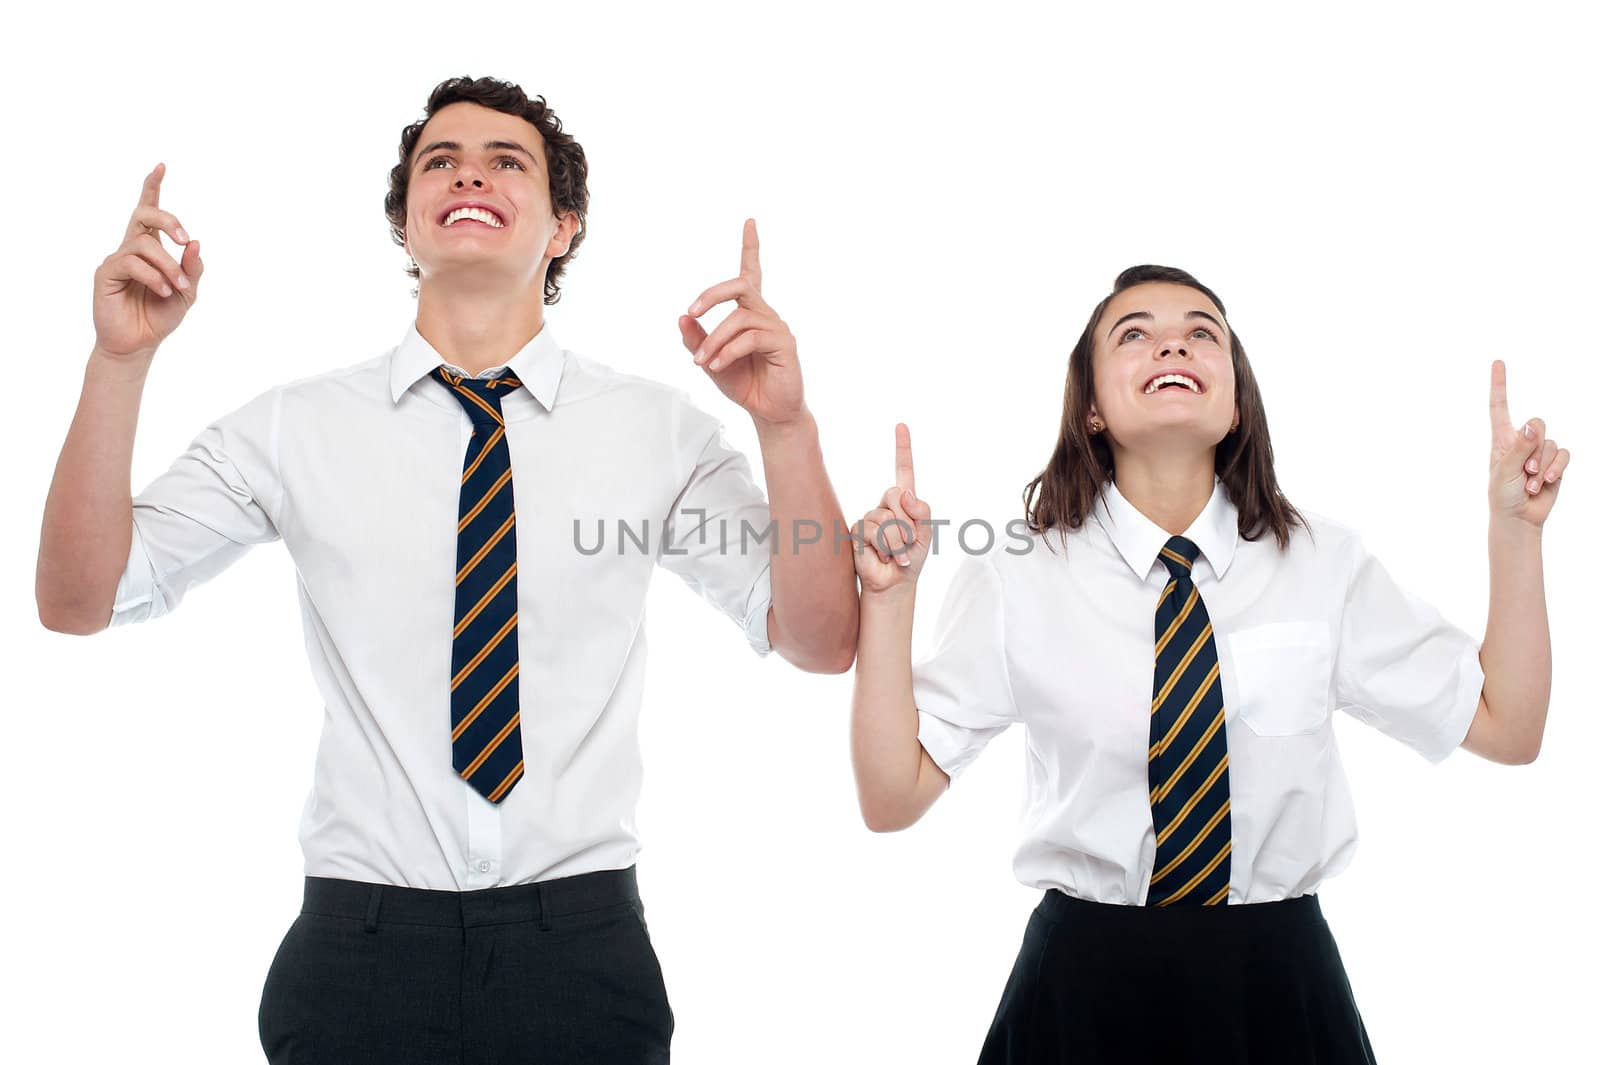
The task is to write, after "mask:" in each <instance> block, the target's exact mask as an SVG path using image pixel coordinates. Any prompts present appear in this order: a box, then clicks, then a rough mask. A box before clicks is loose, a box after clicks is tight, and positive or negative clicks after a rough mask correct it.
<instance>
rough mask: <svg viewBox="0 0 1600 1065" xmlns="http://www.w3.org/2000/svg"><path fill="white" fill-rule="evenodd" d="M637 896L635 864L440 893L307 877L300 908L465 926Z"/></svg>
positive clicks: (372, 920)
mask: <svg viewBox="0 0 1600 1065" xmlns="http://www.w3.org/2000/svg"><path fill="white" fill-rule="evenodd" d="M638 898H639V880H638V873H637V870H636V867H635V866H631V865H630V866H628V868H626V869H602V870H600V871H598V872H593V873H580V874H578V875H577V876H564V877H558V878H556V879H554V880H541V881H539V882H537V883H533V884H511V885H508V886H506V887H496V888H481V889H478V890H475V891H436V890H432V889H428V888H412V887H396V886H393V885H391V884H370V883H366V882H364V881H360V880H339V879H335V878H333V877H323V876H308V877H306V888H305V900H304V902H303V903H302V905H301V907H300V912H302V913H312V914H321V915H323V916H327V917H355V918H359V919H361V920H363V921H365V922H366V925H367V929H368V930H369V931H371V930H374V929H376V928H377V926H378V924H379V922H380V920H381V921H382V923H384V924H390V923H393V924H418V925H434V926H439V927H444V928H466V927H470V926H476V925H490V924H511V923H514V922H517V921H539V922H543V921H544V920H546V919H547V918H550V917H559V916H563V915H566V914H574V913H584V912H585V911H588V910H599V909H604V908H606V907H608V906H617V905H620V904H622V903H627V902H635V901H637V900H638Z"/></svg>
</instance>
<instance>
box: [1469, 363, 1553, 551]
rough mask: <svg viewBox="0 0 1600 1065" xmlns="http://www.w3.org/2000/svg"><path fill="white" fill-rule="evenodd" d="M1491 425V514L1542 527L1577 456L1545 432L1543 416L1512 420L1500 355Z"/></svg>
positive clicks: (1493, 371)
mask: <svg viewBox="0 0 1600 1065" xmlns="http://www.w3.org/2000/svg"><path fill="white" fill-rule="evenodd" d="M1489 426H1490V430H1491V441H1492V446H1491V447H1490V451H1489V513H1490V517H1491V518H1496V517H1512V518H1518V519H1520V520H1522V521H1525V522H1527V523H1528V524H1530V525H1532V526H1534V527H1535V528H1540V527H1542V526H1543V525H1544V521H1545V519H1546V518H1548V517H1549V516H1550V508H1551V507H1553V506H1555V502H1556V494H1557V493H1558V492H1559V490H1560V488H1561V476H1562V474H1564V473H1565V472H1566V469H1567V462H1568V460H1569V459H1571V457H1572V456H1571V454H1569V453H1568V451H1567V449H1566V448H1564V447H1560V448H1558V447H1557V446H1556V442H1555V441H1554V440H1551V439H1549V438H1547V437H1546V436H1545V435H1544V420H1543V419H1542V418H1530V419H1528V421H1527V423H1526V424H1525V425H1523V426H1522V427H1521V428H1518V427H1516V426H1514V425H1512V424H1511V412H1510V410H1509V409H1507V407H1506V364H1505V363H1503V362H1501V361H1500V360H1499V359H1496V360H1495V362H1494V365H1493V366H1492V367H1491V368H1490V370H1489Z"/></svg>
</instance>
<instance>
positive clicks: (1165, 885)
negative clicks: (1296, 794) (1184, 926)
mask: <svg viewBox="0 0 1600 1065" xmlns="http://www.w3.org/2000/svg"><path fill="white" fill-rule="evenodd" d="M1198 557H1200V548H1199V547H1198V546H1197V545H1196V544H1195V543H1194V542H1193V541H1192V540H1187V539H1185V538H1184V537H1182V536H1174V537H1173V538H1172V539H1170V540H1168V541H1167V544H1166V546H1165V547H1163V548H1162V549H1161V555H1160V558H1161V562H1162V564H1164V565H1165V566H1166V567H1167V573H1168V574H1169V575H1170V577H1171V579H1170V580H1169V581H1167V586H1166V589H1165V590H1164V591H1162V593H1161V599H1160V600H1159V601H1158V602H1157V603H1156V624H1155V630H1156V672H1155V691H1154V694H1153V696H1152V700H1151V704H1150V814H1151V820H1152V822H1153V823H1154V825H1155V830H1156V861H1155V869H1154V871H1153V872H1152V874H1151V877H1150V892H1149V897H1148V898H1147V899H1146V900H1145V905H1147V906H1170V905H1178V906H1219V905H1223V904H1225V903H1226V902H1227V901H1228V878H1229V867H1230V865H1231V864H1232V863H1231V862H1230V860H1229V855H1230V854H1232V852H1233V829H1232V824H1231V819H1230V817H1229V814H1228V809H1229V802H1228V737H1227V733H1226V731H1225V730H1224V729H1223V727H1222V680H1221V678H1220V675H1219V673H1218V665H1217V645H1216V641H1215V639H1214V638H1213V634H1212V632H1211V619H1210V617H1209V616H1207V614H1206V605H1205V603H1204V602H1202V601H1201V599H1200V591H1199V589H1197V588H1196V587H1195V585H1194V577H1193V575H1192V572H1191V571H1192V569H1193V567H1194V560H1195V559H1196V558H1198Z"/></svg>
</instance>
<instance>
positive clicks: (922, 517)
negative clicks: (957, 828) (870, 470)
mask: <svg viewBox="0 0 1600 1065" xmlns="http://www.w3.org/2000/svg"><path fill="white" fill-rule="evenodd" d="M914 489H915V481H914V478H913V475H912V466H911V434H910V431H909V430H908V429H907V428H906V427H905V426H904V425H897V426H895V486H894V487H893V488H891V489H889V490H888V491H887V492H886V493H884V498H883V505H882V506H880V507H878V508H877V509H875V510H872V511H870V512H868V514H867V515H866V517H865V518H863V519H862V540H863V541H864V542H863V543H858V544H855V545H854V558H855V566H856V574H857V576H859V577H860V578H861V629H860V633H859V642H858V645H857V648H856V676H855V696H854V699H853V701H852V704H851V710H850V759H851V765H852V767H853V768H854V770H855V777H856V797H857V799H858V800H859V802H860V804H861V817H862V819H863V820H864V821H866V824H867V827H868V828H870V829H872V830H873V831H874V832H893V831H896V830H898V829H902V828H906V827H908V826H910V825H912V824H914V823H916V821H917V819H918V818H920V817H921V816H922V815H923V814H924V813H925V812H927V809H928V807H930V806H932V805H933V801H934V800H935V799H937V798H938V797H939V796H940V795H941V794H942V793H943V792H944V789H945V788H946V787H947V786H948V785H949V783H950V778H949V777H947V776H946V775H945V773H944V771H943V770H942V769H940V768H939V767H938V765H936V764H935V763H934V761H933V759H932V758H930V757H929V756H928V752H927V751H925V750H924V749H923V747H922V744H921V743H920V742H919V741H918V739H917V708H916V704H915V702H914V701H913V699H912V695H911V618H912V613H913V609H914V607H915V605H916V589H917V584H916V582H917V576H918V574H919V573H920V572H921V570H922V564H923V562H924V561H926V559H927V556H928V544H929V541H930V539H931V536H930V529H931V526H930V525H928V524H927V522H928V519H929V517H930V516H931V515H932V510H931V509H930V508H929V507H928V505H927V504H926V503H924V502H923V501H922V500H920V499H918V498H917V497H916V494H915V491H914Z"/></svg>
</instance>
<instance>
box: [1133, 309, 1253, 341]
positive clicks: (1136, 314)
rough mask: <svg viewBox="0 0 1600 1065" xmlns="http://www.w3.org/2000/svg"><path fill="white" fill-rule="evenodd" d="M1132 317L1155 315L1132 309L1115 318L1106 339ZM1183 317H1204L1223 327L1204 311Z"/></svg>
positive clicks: (1148, 317) (1151, 318)
mask: <svg viewBox="0 0 1600 1065" xmlns="http://www.w3.org/2000/svg"><path fill="white" fill-rule="evenodd" d="M1133 318H1143V319H1146V320H1154V318H1155V315H1153V314H1151V313H1150V312H1149V311H1132V312H1130V313H1128V314H1125V315H1123V316H1122V317H1121V318H1118V319H1117V321H1116V325H1113V326H1112V327H1111V328H1110V329H1108V330H1107V331H1106V339H1107V340H1110V339H1111V335H1112V334H1113V333H1115V332H1116V331H1117V326H1120V325H1121V324H1122V323H1123V322H1126V321H1129V320H1130V319H1133ZM1184 318H1186V319H1187V318H1204V319H1205V320H1206V321H1208V322H1210V323H1211V324H1212V325H1214V326H1216V327H1217V328H1218V329H1222V328H1224V326H1223V324H1222V323H1221V322H1219V321H1217V320H1216V319H1215V318H1213V317H1211V315H1209V314H1207V313H1206V312H1205V311H1190V312H1189V313H1188V314H1186V315H1184Z"/></svg>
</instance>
